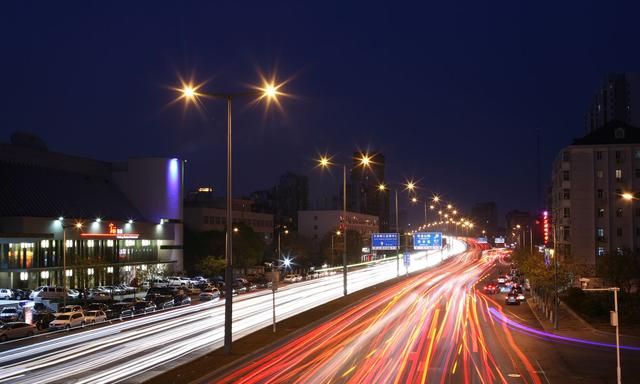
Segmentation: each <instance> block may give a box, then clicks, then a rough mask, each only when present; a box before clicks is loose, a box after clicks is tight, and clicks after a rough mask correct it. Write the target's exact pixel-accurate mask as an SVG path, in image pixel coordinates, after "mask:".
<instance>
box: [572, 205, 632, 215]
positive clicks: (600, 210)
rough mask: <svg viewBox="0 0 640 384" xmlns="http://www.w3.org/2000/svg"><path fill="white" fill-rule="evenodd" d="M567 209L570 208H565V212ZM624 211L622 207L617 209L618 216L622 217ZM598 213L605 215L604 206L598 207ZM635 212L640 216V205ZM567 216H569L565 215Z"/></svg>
mask: <svg viewBox="0 0 640 384" xmlns="http://www.w3.org/2000/svg"><path fill="white" fill-rule="evenodd" d="M567 209H568V208H565V214H566V210H567ZM623 212H624V211H623V209H622V208H618V209H616V217H622V214H623ZM597 214H598V217H604V208H598V211H597ZM633 214H634V215H635V216H637V217H640V207H636V208H634V209H633ZM565 217H569V216H565Z"/></svg>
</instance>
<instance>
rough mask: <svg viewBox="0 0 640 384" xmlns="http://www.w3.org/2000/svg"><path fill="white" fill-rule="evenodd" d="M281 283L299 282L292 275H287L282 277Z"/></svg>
mask: <svg viewBox="0 0 640 384" xmlns="http://www.w3.org/2000/svg"><path fill="white" fill-rule="evenodd" d="M283 281H284V282H285V283H295V282H297V281H299V280H298V277H297V275H294V274H288V275H285V277H284V280H283Z"/></svg>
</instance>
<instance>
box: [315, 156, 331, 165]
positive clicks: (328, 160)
mask: <svg viewBox="0 0 640 384" xmlns="http://www.w3.org/2000/svg"><path fill="white" fill-rule="evenodd" d="M317 161H318V166H319V167H320V168H329V167H330V166H332V165H333V163H332V162H331V157H329V156H327V155H322V156H320V158H319V159H318V160H317Z"/></svg>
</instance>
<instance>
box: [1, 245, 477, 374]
mask: <svg viewBox="0 0 640 384" xmlns="http://www.w3.org/2000/svg"><path fill="white" fill-rule="evenodd" d="M452 243H453V245H452V248H451V249H450V250H447V251H444V252H442V253H441V252H429V253H427V252H418V253H415V254H413V255H412V258H411V265H410V266H409V268H408V271H409V272H415V271H417V270H419V269H423V268H427V267H429V266H433V265H436V264H438V263H440V262H441V261H442V260H444V259H446V258H448V257H450V256H451V255H455V254H459V253H461V252H463V251H464V250H465V246H464V244H463V243H461V242H457V241H453V242H452ZM403 271H404V269H403ZM443 276H444V275H443ZM395 277H396V260H395V258H389V259H387V260H386V261H384V262H380V263H377V264H373V265H371V266H368V267H361V269H358V270H354V271H350V272H349V278H348V290H349V292H355V291H358V290H361V289H364V288H367V287H370V286H372V285H375V284H379V283H381V282H384V281H386V280H389V279H392V278H395ZM340 297H342V275H341V274H335V275H332V276H327V277H324V278H320V279H315V280H310V281H305V282H300V283H296V284H292V285H286V286H282V287H281V288H280V289H279V290H278V292H277V294H276V306H277V307H276V313H277V318H278V321H280V320H283V319H286V318H289V317H291V316H295V315H296V314H298V313H301V312H304V311H306V310H308V309H310V308H313V307H316V306H318V305H321V304H324V303H326V302H328V301H331V300H334V299H337V298H340ZM233 305H234V313H233V335H234V339H238V338H240V337H242V336H246V335H248V334H251V333H253V332H255V331H257V330H259V329H262V328H264V327H266V326H269V325H270V324H271V321H272V318H271V310H272V301H271V291H270V290H264V291H258V292H254V293H249V294H244V295H240V296H237V297H234V304H233ZM394 310H395V308H394ZM223 322H224V302H223V301H217V302H206V303H202V304H197V305H192V306H189V307H183V308H176V309H173V310H170V311H166V312H162V313H157V314H154V315H151V316H145V317H141V318H136V319H133V320H128V321H125V322H116V323H114V324H111V325H107V326H104V327H97V328H95V329H89V330H86V331H82V332H77V333H70V334H69V335H65V336H62V337H57V338H54V339H48V340H43V341H39V342H35V343H33V344H31V345H28V346H21V347H16V348H13V349H10V350H5V351H2V352H0V382H11V383H43V382H46V383H55V382H71V381H72V382H77V383H112V382H121V381H126V382H142V381H144V380H148V379H149V378H151V377H153V376H154V375H157V374H159V373H161V372H162V371H164V370H168V369H170V368H172V367H173V366H175V364H176V363H175V361H176V360H180V359H190V358H195V357H197V356H200V355H203V354H205V353H207V352H210V351H213V350H215V349H218V348H220V347H222V345H223ZM348 368H350V367H348ZM348 368H347V369H348ZM347 369H345V371H346V370H347ZM355 370H357V369H354V371H355Z"/></svg>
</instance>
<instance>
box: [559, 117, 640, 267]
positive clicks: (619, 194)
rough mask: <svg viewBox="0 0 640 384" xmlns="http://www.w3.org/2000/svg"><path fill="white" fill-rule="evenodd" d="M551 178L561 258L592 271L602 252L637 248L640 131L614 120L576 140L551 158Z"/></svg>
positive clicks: (639, 239)
mask: <svg viewBox="0 0 640 384" xmlns="http://www.w3.org/2000/svg"><path fill="white" fill-rule="evenodd" d="M551 181H552V188H551V222H552V233H554V234H555V243H556V251H557V253H558V254H559V260H561V261H563V260H566V261H570V262H574V263H577V264H582V265H584V266H586V267H588V268H589V269H588V271H589V273H590V274H593V273H595V266H596V265H597V264H598V262H599V258H600V257H602V256H603V255H605V254H616V253H619V252H624V251H625V250H638V249H639V248H640V205H639V204H638V201H637V199H636V197H638V196H640V195H639V194H638V193H639V192H640V129H638V128H636V127H633V126H630V125H628V124H626V123H623V122H617V121H612V122H609V123H608V124H606V125H605V126H604V127H601V128H599V129H597V130H595V131H593V132H591V133H589V134H587V135H586V136H584V137H583V138H580V139H576V140H574V142H573V144H572V145H570V146H568V147H566V148H564V149H563V150H562V151H560V153H559V154H558V156H557V158H556V159H555V161H554V163H553V171H552V180H551ZM632 196H633V198H631V197H632ZM625 197H626V198H625Z"/></svg>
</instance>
